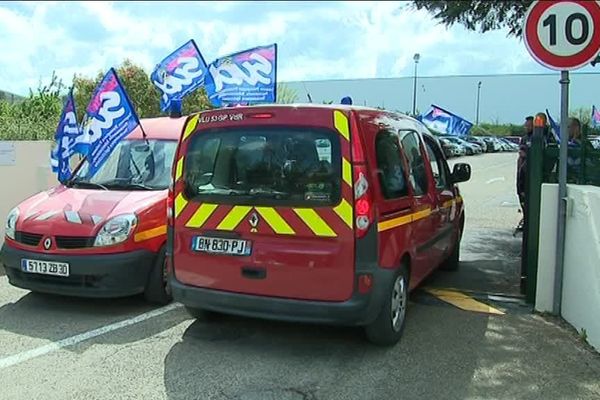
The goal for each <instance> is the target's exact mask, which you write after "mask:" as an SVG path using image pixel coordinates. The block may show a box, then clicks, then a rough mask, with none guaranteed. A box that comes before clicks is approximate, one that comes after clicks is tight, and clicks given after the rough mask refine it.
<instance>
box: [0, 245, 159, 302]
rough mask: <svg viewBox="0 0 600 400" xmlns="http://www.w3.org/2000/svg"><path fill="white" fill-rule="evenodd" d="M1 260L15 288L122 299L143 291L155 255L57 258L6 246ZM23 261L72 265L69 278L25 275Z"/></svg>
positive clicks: (0, 254)
mask: <svg viewBox="0 0 600 400" xmlns="http://www.w3.org/2000/svg"><path fill="white" fill-rule="evenodd" d="M0 256H1V261H2V264H4V268H5V269H6V275H7V276H8V280H9V282H10V284H11V285H13V286H16V287H20V288H22V289H28V290H32V291H36V292H44V293H53V294H60V295H67V296H78V297H122V296H130V295H133V294H138V293H142V292H143V291H144V289H145V287H146V282H147V280H148V275H149V273H150V270H151V269H152V265H153V262H154V259H155V257H156V254H154V253H152V252H149V251H146V250H136V251H132V252H127V253H118V254H99V255H90V254H86V255H57V254H44V253H36V252H32V251H25V250H21V249H16V248H13V247H10V246H9V245H7V244H6V243H5V244H4V245H3V246H2V251H1V253H0ZM23 258H29V259H34V260H42V261H57V262H66V263H69V271H70V272H69V276H68V277H59V276H49V275H41V274H32V273H27V272H23V271H22V270H21V259H23Z"/></svg>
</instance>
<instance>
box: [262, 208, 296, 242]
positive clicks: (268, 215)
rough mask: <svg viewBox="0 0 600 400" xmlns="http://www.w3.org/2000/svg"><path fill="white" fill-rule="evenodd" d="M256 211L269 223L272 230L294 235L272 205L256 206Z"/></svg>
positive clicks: (281, 233) (280, 233)
mask: <svg viewBox="0 0 600 400" xmlns="http://www.w3.org/2000/svg"><path fill="white" fill-rule="evenodd" d="M256 211H257V212H258V213H259V214H260V216H261V217H263V218H264V220H265V221H266V223H267V224H269V226H270V227H271V229H273V232H275V233H277V234H279V235H294V234H295V233H296V232H294V230H293V229H292V227H291V226H289V224H288V223H287V222H285V220H284V219H283V218H282V217H281V215H279V213H278V212H277V211H276V210H275V209H274V208H273V207H256Z"/></svg>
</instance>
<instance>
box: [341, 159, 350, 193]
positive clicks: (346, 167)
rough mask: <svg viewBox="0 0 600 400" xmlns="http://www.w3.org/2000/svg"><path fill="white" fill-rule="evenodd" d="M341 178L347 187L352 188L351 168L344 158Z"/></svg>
mask: <svg viewBox="0 0 600 400" xmlns="http://www.w3.org/2000/svg"><path fill="white" fill-rule="evenodd" d="M342 178H343V179H344V182H346V183H347V184H348V186H350V187H352V166H351V165H350V162H349V161H348V160H346V159H345V158H344V157H342Z"/></svg>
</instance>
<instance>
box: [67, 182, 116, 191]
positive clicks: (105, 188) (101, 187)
mask: <svg viewBox="0 0 600 400" xmlns="http://www.w3.org/2000/svg"><path fill="white" fill-rule="evenodd" d="M73 186H88V187H89V186H91V187H96V188H100V189H102V190H108V188H107V187H106V186H104V185H102V184H100V183H94V182H89V181H80V180H71V181H69V182H68V184H67V187H73Z"/></svg>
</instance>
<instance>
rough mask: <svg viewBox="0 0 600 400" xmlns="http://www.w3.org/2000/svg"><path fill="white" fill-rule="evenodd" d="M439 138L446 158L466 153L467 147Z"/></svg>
mask: <svg viewBox="0 0 600 400" xmlns="http://www.w3.org/2000/svg"><path fill="white" fill-rule="evenodd" d="M439 140H440V145H441V146H442V149H443V150H444V155H445V156H446V158H452V157H461V156H464V155H465V149H464V148H463V147H461V146H459V145H457V144H454V143H452V142H451V141H449V140H446V139H444V138H440V139H439Z"/></svg>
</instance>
